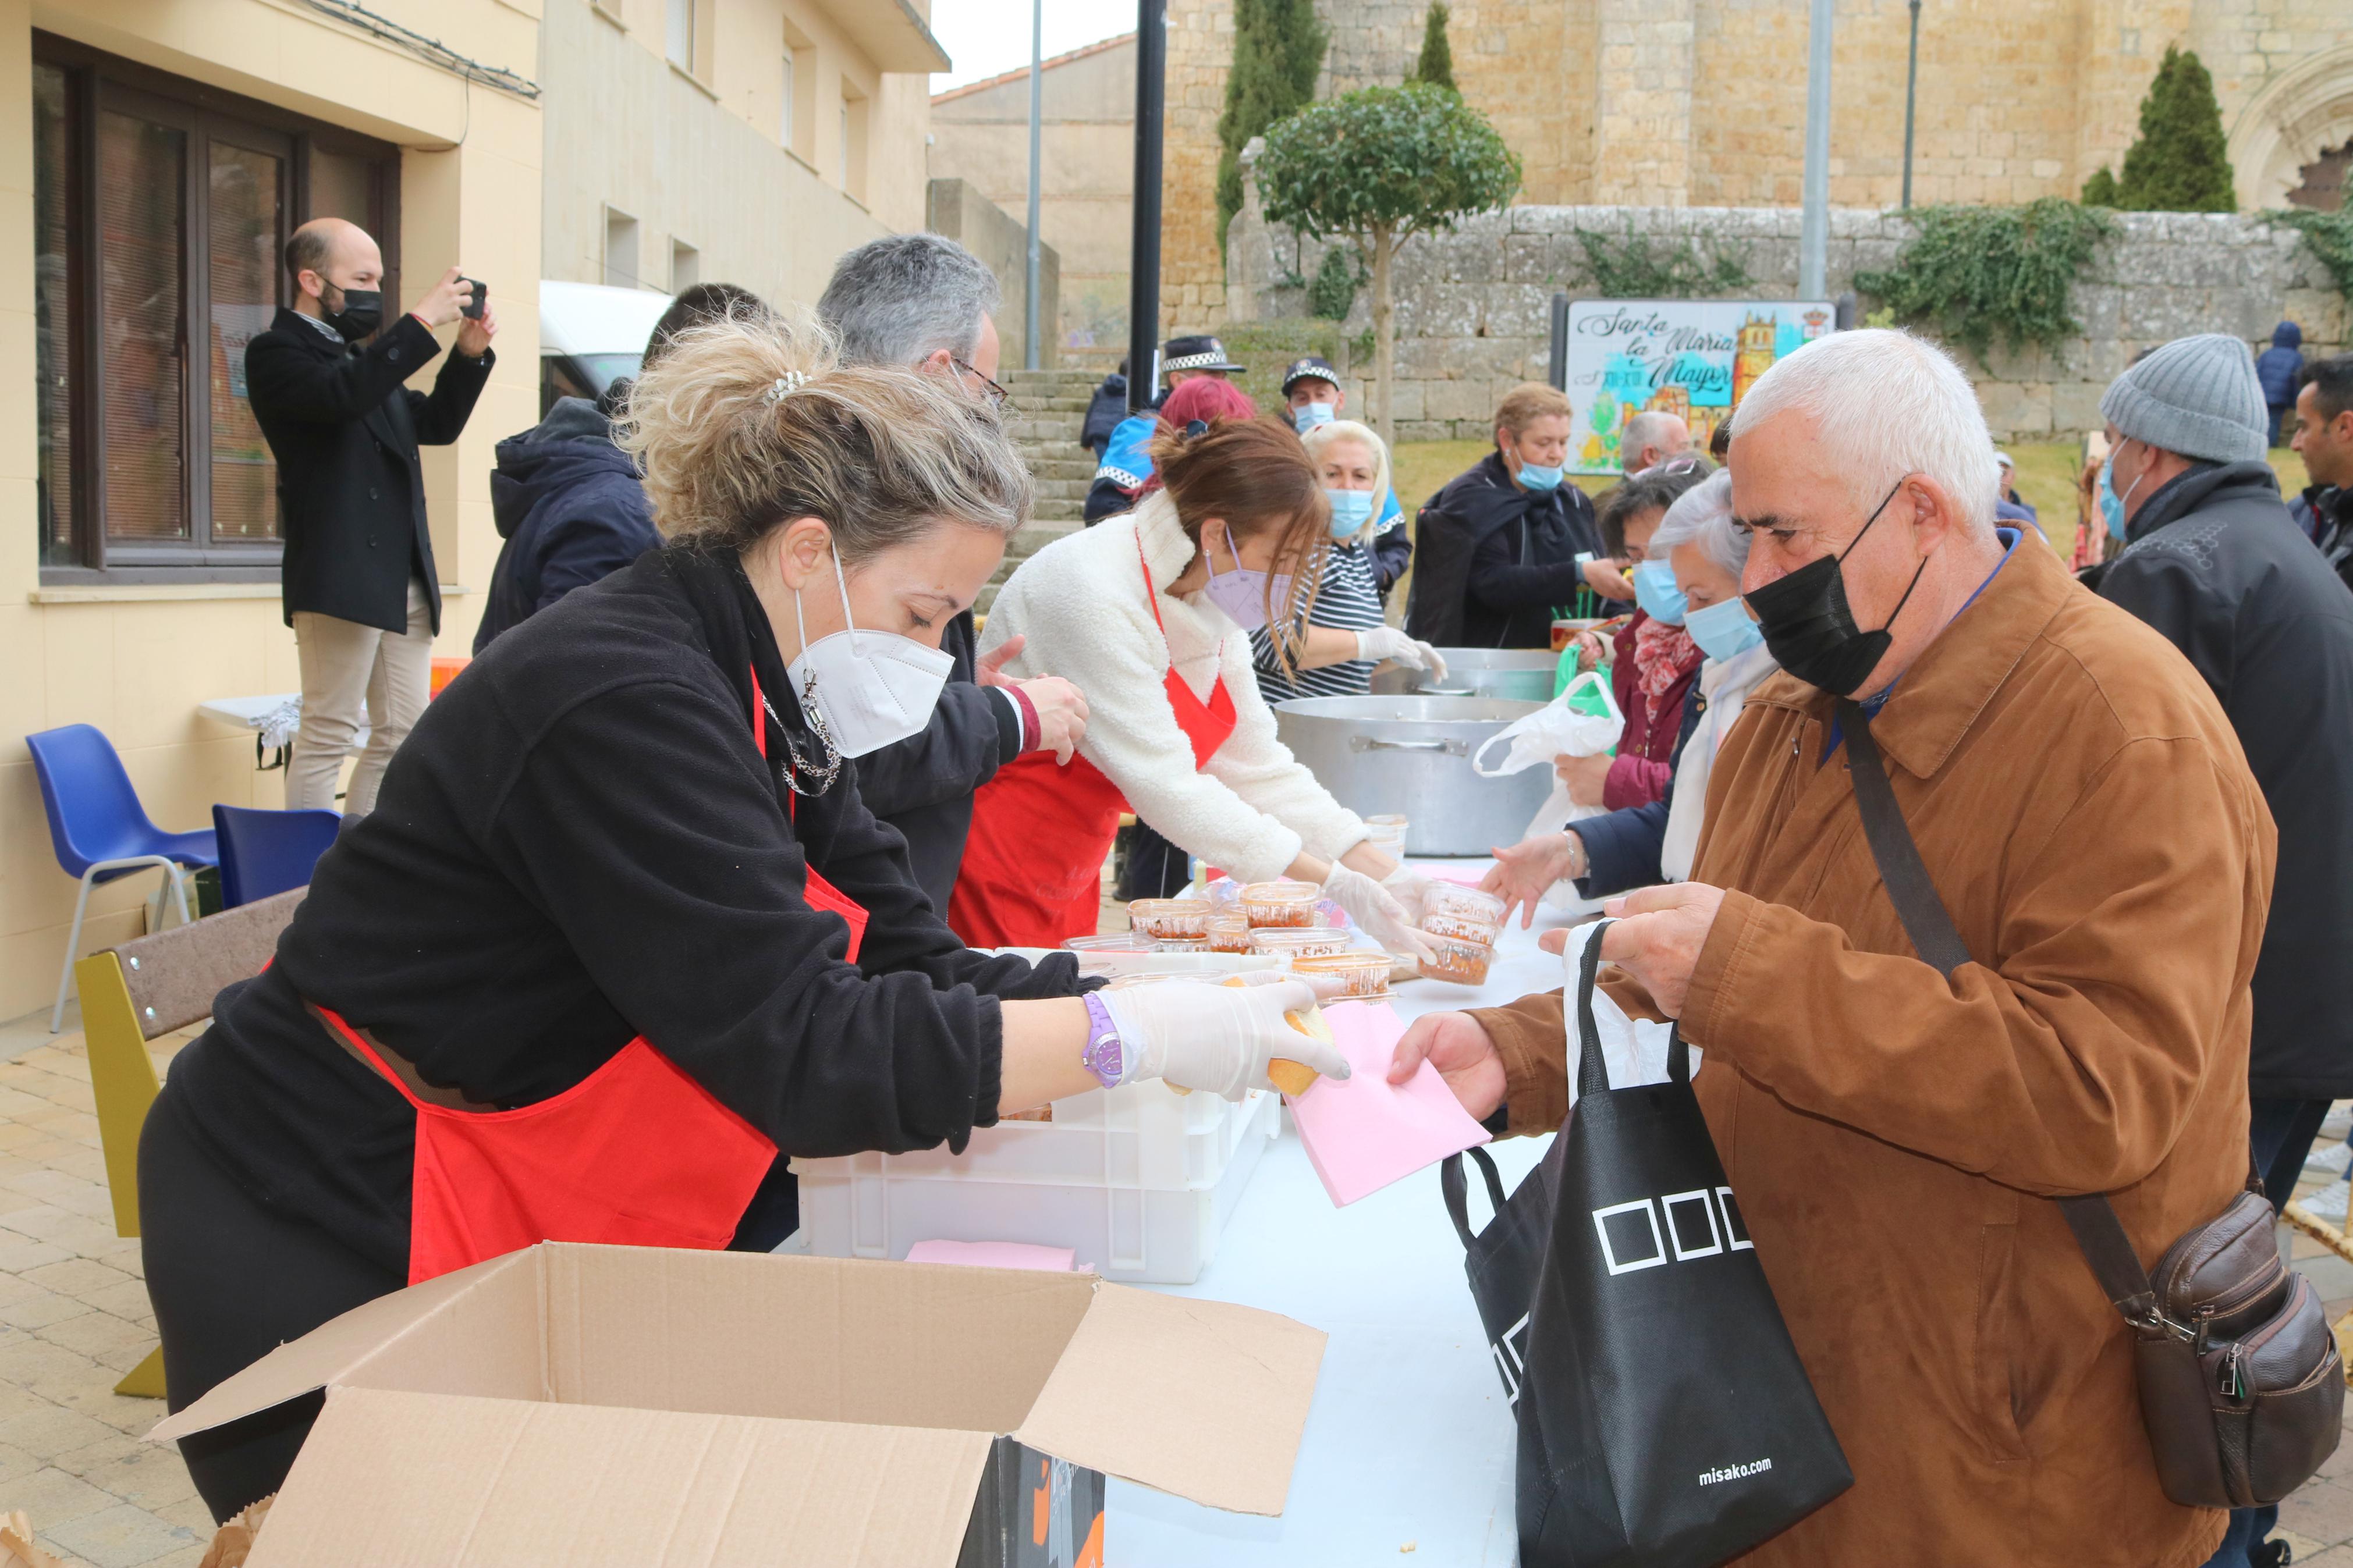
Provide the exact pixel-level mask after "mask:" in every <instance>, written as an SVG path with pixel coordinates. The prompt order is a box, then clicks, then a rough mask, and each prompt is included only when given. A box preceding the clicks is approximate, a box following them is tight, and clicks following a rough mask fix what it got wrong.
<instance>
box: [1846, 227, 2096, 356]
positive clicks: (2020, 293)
mask: <svg viewBox="0 0 2353 1568" xmlns="http://www.w3.org/2000/svg"><path fill="white" fill-rule="evenodd" d="M1912 222H1913V225H1914V227H1915V233H1914V237H1913V239H1912V242H1911V243H1910V244H1909V245H1907V246H1906V247H1905V248H1904V251H1903V253H1902V254H1901V255H1900V256H1898V257H1897V258H1896V260H1895V265H1894V266H1893V267H1891V268H1887V269H1886V270H1885V271H1881V272H1871V271H1864V272H1857V273H1856V274H1855V275H1854V286H1855V288H1856V289H1859V290H1861V291H1862V292H1863V293H1865V294H1869V295H1872V296H1873V297H1875V298H1876V299H1878V300H1880V301H1881V303H1882V304H1883V306H1884V307H1885V308H1886V309H1888V310H1892V311H1893V312H1894V320H1896V321H1905V322H1908V323H1912V324H1915V325H1918V326H1923V327H1926V328H1928V329H1930V330H1931V331H1935V332H1936V335H1937V336H1939V337H1941V338H1944V339H1946V340H1947V342H1957V343H1959V344H1961V345H1962V346H1964V347H1966V348H1967V349H1968V351H1969V352H1970V353H1973V354H1975V355H1976V356H1977V359H1978V363H1980V364H1983V363H1985V360H1986V356H1987V355H1988V354H1989V353H1991V352H1992V349H1993V342H1994V339H1995V338H1996V336H2000V338H2001V339H2002V340H2003V342H2005V344H2006V345H2007V346H2008V347H2009V348H2010V351H2011V352H2012V353H2016V352H2017V351H2018V350H2020V349H2021V348H2023V347H2025V346H2026V345H2027V344H2029V343H2034V344H2038V345H2040V346H2042V347H2044V348H2048V349H2053V350H2056V349H2058V348H2059V347H2060V346H2061V345H2062V344H2063V343H2064V342H2067V340H2069V339H2071V338H2074V337H2078V336H2080V335H2081V334H2082V332H2083V331H2084V326H2083V323H2082V322H2081V321H2077V320H2076V319H2075V311H2074V284H2075V279H2077V278H2079V277H2081V276H2082V275H2083V272H2084V268H2086V267H2087V266H2089V265H2090V263H2091V260H2092V258H2093V256H2094V254H2095V253H2096V252H2097V251H2098V250H2099V248H2100V247H2101V246H2102V245H2103V244H2104V243H2105V242H2106V241H2107V240H2108V239H2110V238H2111V237H2114V236H2115V235H2116V220H2115V219H2114V218H2112V217H2110V216H2108V215H2107V214H2106V213H2105V212H2102V211H2099V210H2096V209H2094V208H2091V207H2086V206H2081V205H2077V204H2076V203H2074V202H2071V201H2068V200H2066V199H2065V198H2063V197H2061V196H2045V197H2043V198H2042V200H2040V201H2035V202H2029V203H2027V204H2026V205H2023V206H1988V207H1978V206H1935V207H1920V208H1916V209H1915V211H1914V212H1913V214H1912Z"/></svg>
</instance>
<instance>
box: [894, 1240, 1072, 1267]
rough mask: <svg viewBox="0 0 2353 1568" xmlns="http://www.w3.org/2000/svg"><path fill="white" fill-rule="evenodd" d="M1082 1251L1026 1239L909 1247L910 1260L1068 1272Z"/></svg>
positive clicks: (908, 1257) (966, 1265) (933, 1243)
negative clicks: (1037, 1243)
mask: <svg viewBox="0 0 2353 1568" xmlns="http://www.w3.org/2000/svg"><path fill="white" fill-rule="evenodd" d="M1078 1260H1079V1255H1078V1253H1077V1252H1076V1251H1074V1250H1072V1249H1071V1248H1070V1247H1033V1246H1031V1245H1030V1244H1029V1243H1028V1242H1026V1241H919V1242H917V1243H915V1245H914V1246H913V1247H909V1248H907V1261H908V1262H910V1263H961V1264H963V1265H964V1266H965V1268H1042V1269H1045V1270H1046V1271H1048V1272H1049V1273H1054V1274H1068V1273H1069V1272H1070V1271H1071V1269H1072V1268H1075V1267H1077V1265H1078Z"/></svg>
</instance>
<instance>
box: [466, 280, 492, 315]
mask: <svg viewBox="0 0 2353 1568" xmlns="http://www.w3.org/2000/svg"><path fill="white" fill-rule="evenodd" d="M458 281H459V282H460V283H471V284H472V285H473V286H474V302H473V303H472V304H470V305H468V306H466V307H464V308H463V309H462V310H459V312H458V313H459V315H461V316H463V317H465V318H466V319H467V320H468V321H480V320H481V319H482V311H483V310H484V309H485V308H487V307H488V306H489V304H490V302H491V286H490V285H489V284H487V283H485V282H483V281H481V279H478V278H460V279H458Z"/></svg>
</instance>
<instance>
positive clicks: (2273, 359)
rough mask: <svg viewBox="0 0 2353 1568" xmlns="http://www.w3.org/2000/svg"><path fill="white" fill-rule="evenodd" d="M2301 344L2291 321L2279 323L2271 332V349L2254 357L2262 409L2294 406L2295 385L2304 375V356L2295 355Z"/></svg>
mask: <svg viewBox="0 0 2353 1568" xmlns="http://www.w3.org/2000/svg"><path fill="white" fill-rule="evenodd" d="M2303 342H2304V329H2303V328H2302V327H2299V326H2297V325H2296V324H2295V322H2294V321H2282V322H2281V323H2280V324H2279V325H2278V326H2276V327H2274V328H2273V329H2272V346H2271V347H2269V348H2267V349H2265V350H2264V351H2263V353H2259V354H2257V355H2256V356H2255V379H2256V380H2257V381H2258V382H2261V383H2262V384H2263V406H2265V407H2266V408H2286V407H2288V406H2290V405H2293V404H2294V403H2295V384H2296V380H2297V378H2298V377H2300V376H2301V375H2303V374H2304V355H2303V354H2302V353H2300V352H2298V351H2299V345H2301V344H2302V343H2303Z"/></svg>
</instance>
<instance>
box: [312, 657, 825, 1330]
mask: <svg viewBox="0 0 2353 1568" xmlns="http://www.w3.org/2000/svg"><path fill="white" fill-rule="evenodd" d="M752 694H753V724H752V732H753V735H754V738H755V739H756V741H757V742H758V744H759V747H760V754H761V755H762V756H763V757H765V756H766V755H767V754H768V736H767V726H766V725H765V724H764V723H762V722H761V721H760V715H761V714H762V712H764V711H765V709H764V707H763V704H762V702H761V698H760V680H759V677H758V676H756V675H755V676H754V677H753V678H752ZM806 897H807V901H808V903H809V904H810V905H811V907H813V908H816V909H821V910H830V911H832V912H833V913H836V914H839V916H841V917H842V919H843V920H844V921H847V922H848V923H849V957H850V959H851V960H852V961H853V962H854V961H855V960H856V959H857V957H858V949H859V945H860V942H861V941H862V940H863V939H864V937H865V934H866V911H865V910H863V909H861V908H860V907H859V906H858V905H857V904H856V903H854V902H852V901H851V900H849V898H847V897H846V896H844V895H843V894H842V893H841V892H840V890H839V889H836V888H835V887H834V886H833V885H832V884H831V883H829V882H828V881H827V880H826V879H824V878H823V877H820V876H818V873H817V871H816V870H815V868H811V869H810V871H809V873H808V885H807V894H806ZM318 1012H319V1016H321V1017H322V1018H324V1019H325V1020H326V1022H327V1024H328V1026H330V1027H332V1029H333V1030H334V1031H335V1033H336V1034H337V1035H338V1036H340V1037H342V1039H343V1043H344V1044H345V1045H347V1046H349V1047H351V1048H352V1049H353V1050H354V1051H356V1052H358V1053H359V1055H360V1056H361V1057H362V1058H364V1059H365V1060H367V1061H368V1062H370V1063H371V1064H373V1065H374V1066H375V1069H376V1070H377V1071H378V1072H380V1073H382V1074H383V1075H384V1076H385V1079H388V1080H390V1082H391V1084H392V1087H393V1088H394V1089H397V1090H399V1091H400V1096H401V1098H402V1099H404V1100H407V1101H408V1103H409V1104H410V1105H411V1106H412V1107H414V1108H415V1110H416V1111H417V1158H416V1163H415V1166H414V1168H413V1171H412V1173H411V1176H410V1190H409V1209H410V1212H409V1221H408V1282H409V1283H410V1284H412V1285H414V1284H417V1282H418V1281H420V1280H425V1279H433V1278H435V1277H436V1276H438V1275H442V1274H447V1273H449V1272H450V1271H451V1270H453V1269H459V1268H467V1267H469V1266H470V1265H472V1264H476V1263H480V1262H481V1261H482V1260H483V1259H484V1258H496V1257H498V1256H499V1255H500V1254H501V1253H506V1252H512V1251H514V1250H515V1249H516V1248H518V1247H532V1246H535V1245H537V1244H538V1243H540V1242H542V1241H591V1242H604V1243H607V1244H611V1245H615V1246H625V1247H701V1248H703V1249H705V1250H715V1249H717V1248H719V1247H725V1246H726V1245H727V1243H728V1241H729V1240H730V1239H732V1238H733V1236H734V1234H735V1226H736V1224H737V1222H738V1221H740V1220H741V1219H742V1218H743V1216H744V1206H745V1205H748V1204H749V1203H750V1202H751V1201H752V1194H753V1193H754V1191H755V1190H757V1188H758V1187H759V1185H760V1183H761V1181H762V1180H763V1179H764V1178H765V1176H766V1175H767V1173H768V1169H769V1167H770V1166H771V1165H773V1164H774V1163H776V1144H774V1143H773V1142H769V1141H768V1139H767V1138H765V1136H763V1135H762V1134H761V1133H760V1131H758V1130H757V1129H755V1128H754V1127H753V1126H752V1125H751V1124H750V1123H748V1122H746V1121H744V1119H743V1118H742V1117H740V1116H738V1115H736V1114H735V1113H734V1112H733V1111H732V1110H728V1109H727V1108H726V1107H725V1106H723V1105H722V1104H720V1103H719V1101H718V1100H717V1099H716V1098H714V1097H713V1096H712V1093H711V1091H710V1090H709V1089H704V1088H703V1087H702V1085H701V1084H699V1083H697V1082H695V1080H694V1079H691V1078H690V1077H688V1076H687V1075H686V1074H685V1073H684V1072H682V1071H681V1070H680V1069H679V1068H678V1066H677V1064H676V1063H674V1062H672V1061H671V1060H670V1058H668V1057H665V1056H663V1055H662V1054H661V1053H660V1052H659V1051H658V1050H656V1049H655V1048H654V1047H652V1046H651V1045H650V1044H649V1043H648V1042H647V1041H646V1039H645V1037H643V1036H640V1037H638V1038H636V1039H633V1040H631V1041H630V1042H629V1043H628V1045H626V1046H624V1047H621V1049H620V1051H619V1053H618V1054H617V1055H616V1056H614V1057H613V1058H612V1059H611V1060H609V1061H607V1062H606V1063H605V1064H604V1065H603V1066H602V1067H600V1068H597V1069H596V1071H595V1072H592V1073H590V1074H589V1075H588V1076H587V1077H586V1078H585V1079H581V1080H580V1081H579V1082H578V1083H576V1084H574V1085H573V1086H572V1087H571V1088H570V1089H565V1091H564V1092H563V1093H562V1094H559V1095H556V1096H554V1098H553V1099H549V1100H538V1101H535V1102H533V1104H530V1105H523V1106H518V1107H516V1108H515V1109H514V1110H489V1111H484V1110H458V1109H456V1108H454V1107H450V1106H446V1105H437V1104H434V1103H432V1102H430V1101H428V1100H423V1099H420V1098H419V1097H418V1095H417V1092H416V1091H415V1090H414V1089H410V1088H409V1086H408V1084H407V1083H406V1080H404V1079H402V1078H401V1076H400V1075H399V1074H398V1073H396V1072H395V1071H393V1070H392V1068H390V1067H389V1066H388V1065H387V1064H386V1063H385V1059H384V1058H383V1057H382V1056H380V1055H378V1054H377V1051H376V1049H375V1047H373V1046H371V1045H370V1044H369V1043H368V1042H367V1041H366V1040H365V1039H364V1038H363V1037H361V1035H360V1033H359V1032H358V1031H357V1030H355V1029H353V1027H352V1026H350V1025H349V1024H347V1023H345V1022H344V1021H343V1018H342V1017H340V1016H337V1015H336V1014H334V1013H332V1012H329V1011H328V1010H327V1009H326V1008H324V1007H321V1008H319V1009H318Z"/></svg>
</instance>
